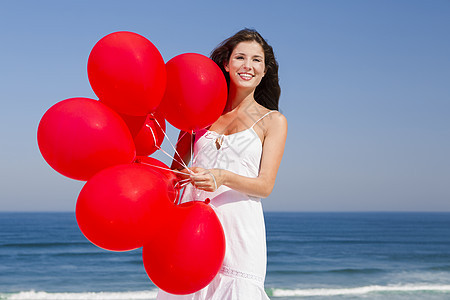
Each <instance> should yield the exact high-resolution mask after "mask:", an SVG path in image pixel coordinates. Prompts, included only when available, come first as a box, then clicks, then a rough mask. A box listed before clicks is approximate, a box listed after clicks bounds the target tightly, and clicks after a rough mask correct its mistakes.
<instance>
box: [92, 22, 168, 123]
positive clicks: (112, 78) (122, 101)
mask: <svg viewBox="0 0 450 300" xmlns="http://www.w3.org/2000/svg"><path fill="white" fill-rule="evenodd" d="M87 69H88V77H89V82H90V83H91V86H92V89H93V90H94V92H95V94H96V95H97V96H98V97H99V98H100V99H101V100H102V101H103V102H104V103H105V104H107V105H109V106H110V107H112V108H113V109H114V110H116V111H117V112H120V113H124V114H127V115H135V116H145V115H147V114H148V113H150V112H152V111H154V110H155V109H156V108H157V107H158V105H159V103H160V102H161V99H162V97H163V95H164V90H165V86H166V70H165V65H164V60H163V58H162V56H161V54H160V53H159V51H158V49H157V48H156V47H155V46H154V45H153V44H152V43H151V42H150V41H149V40H148V39H146V38H145V37H143V36H141V35H139V34H137V33H133V32H127V31H120V32H114V33H111V34H109V35H107V36H105V37H103V38H102V39H100V40H99V41H98V42H97V44H95V46H94V48H93V49H92V51H91V53H90V55H89V60H88V66H87Z"/></svg>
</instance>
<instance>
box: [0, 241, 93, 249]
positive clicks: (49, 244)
mask: <svg viewBox="0 0 450 300" xmlns="http://www.w3.org/2000/svg"><path fill="white" fill-rule="evenodd" d="M86 245H89V242H37V243H9V244H0V248H51V247H67V246H70V247H72V246H86Z"/></svg>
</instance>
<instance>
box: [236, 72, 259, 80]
mask: <svg viewBox="0 0 450 300" xmlns="http://www.w3.org/2000/svg"><path fill="white" fill-rule="evenodd" d="M238 75H239V77H241V78H242V79H243V80H251V79H252V78H253V77H254V76H255V75H253V74H250V73H238Z"/></svg>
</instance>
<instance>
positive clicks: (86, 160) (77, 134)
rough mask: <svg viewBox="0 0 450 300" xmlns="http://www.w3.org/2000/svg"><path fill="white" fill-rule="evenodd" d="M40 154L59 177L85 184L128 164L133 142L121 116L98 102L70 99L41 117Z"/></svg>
mask: <svg viewBox="0 0 450 300" xmlns="http://www.w3.org/2000/svg"><path fill="white" fill-rule="evenodd" d="M37 141H38V145H39V150H40V151H41V154H42V156H43V157H44V159H45V160H46V161H47V163H48V164H49V165H50V166H51V167H52V168H53V169H55V170H56V171H58V172H59V173H61V174H63V175H65V176H67V177H70V178H73V179H78V180H87V179H89V178H90V177H91V176H93V175H94V174H95V173H97V172H98V171H100V170H102V169H105V168H107V167H111V166H114V165H117V164H123V163H131V162H132V161H133V159H134V157H135V154H136V153H135V152H136V151H135V147H134V143H133V138H132V137H131V134H130V131H129V130H128V128H127V125H126V124H125V122H124V121H123V120H122V119H121V118H120V116H119V115H118V114H117V113H116V112H114V111H113V110H112V109H110V108H109V107H107V106H106V105H104V104H102V103H100V102H99V101H96V100H93V99H88V98H71V99H66V100H63V101H61V102H58V103H56V104H55V105H53V106H52V107H50V108H49V109H48V110H47V112H46V113H45V114H44V115H43V116H42V119H41V121H40V123H39V127H38V132H37Z"/></svg>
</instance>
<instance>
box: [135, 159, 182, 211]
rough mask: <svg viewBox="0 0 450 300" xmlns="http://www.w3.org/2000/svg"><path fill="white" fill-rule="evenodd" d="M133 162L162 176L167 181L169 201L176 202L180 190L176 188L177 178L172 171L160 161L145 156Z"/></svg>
mask: <svg viewBox="0 0 450 300" xmlns="http://www.w3.org/2000/svg"><path fill="white" fill-rule="evenodd" d="M135 162H136V163H139V164H141V165H144V166H147V167H149V168H151V169H152V170H154V171H156V172H158V173H160V174H161V175H163V176H164V178H165V179H166V180H167V184H168V191H169V197H170V199H171V200H172V202H174V203H176V202H177V200H178V196H179V193H180V188H179V186H178V177H177V175H175V173H174V172H173V171H171V170H170V168H169V166H167V165H166V164H165V163H163V162H162V161H160V160H157V159H156V158H153V157H147V156H137V157H136V159H135Z"/></svg>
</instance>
